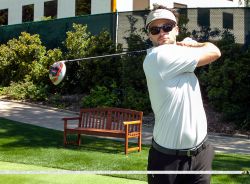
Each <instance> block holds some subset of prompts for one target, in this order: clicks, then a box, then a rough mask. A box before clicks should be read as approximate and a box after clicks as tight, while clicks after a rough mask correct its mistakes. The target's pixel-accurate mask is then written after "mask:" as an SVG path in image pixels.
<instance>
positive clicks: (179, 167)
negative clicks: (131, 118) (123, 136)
mask: <svg viewBox="0 0 250 184" xmlns="http://www.w3.org/2000/svg"><path fill="white" fill-rule="evenodd" d="M213 157H214V150H213V147H212V146H211V144H208V145H207V146H206V148H205V149H203V150H202V151H201V152H200V153H198V154H197V155H195V156H192V157H188V156H176V155H166V154H163V153H161V152H159V151H157V150H155V149H154V148H153V147H151V148H150V151H149V156H148V171H211V170H212V161H213ZM210 179H211V176H210V175H209V174H179V175H177V174H155V175H154V174H149V175H148V183H149V184H209V183H210Z"/></svg>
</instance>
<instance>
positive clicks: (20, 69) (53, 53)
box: [0, 32, 62, 100]
mask: <svg viewBox="0 0 250 184" xmlns="http://www.w3.org/2000/svg"><path fill="white" fill-rule="evenodd" d="M61 55H62V52H61V51H60V49H54V50H49V51H46V48H45V47H44V46H42V42H41V40H40V38H39V35H37V34H35V35H30V34H29V33H25V32H23V33H21V35H20V36H19V38H18V39H15V38H14V39H12V40H9V41H8V43H7V44H6V45H5V44H3V45H1V46H0V81H1V82H0V85H2V86H4V87H7V86H10V88H9V89H13V91H12V90H9V89H6V90H5V92H7V91H8V93H9V96H11V97H13V98H15V99H18V98H19V99H25V98H28V99H33V100H38V99H40V100H42V99H43V100H45V99H46V98H45V97H46V96H45V89H46V90H49V89H50V87H51V82H50V81H49V80H48V69H49V66H50V65H51V64H52V63H53V62H54V61H55V60H59V59H60V58H61ZM18 86H19V87H20V88H21V89H22V90H21V89H17V88H18ZM49 86H50V87H49ZM28 92H30V94H27V93H28ZM47 92H48V91H47ZM18 95H19V96H18Z"/></svg>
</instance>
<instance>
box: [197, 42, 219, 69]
mask: <svg viewBox="0 0 250 184" xmlns="http://www.w3.org/2000/svg"><path fill="white" fill-rule="evenodd" d="M198 49H202V51H201V57H200V58H199V61H198V64H197V67H199V66H204V65H207V64H209V63H212V62H214V61H215V60H217V59H218V58H220V56H221V52H220V49H219V48H218V47H216V46H215V45H214V44H212V43H210V42H205V43H203V46H201V47H200V48H198Z"/></svg>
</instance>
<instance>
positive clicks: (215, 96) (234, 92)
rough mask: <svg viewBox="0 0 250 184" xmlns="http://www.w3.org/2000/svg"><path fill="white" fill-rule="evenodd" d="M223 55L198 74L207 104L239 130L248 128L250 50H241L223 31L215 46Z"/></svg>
mask: <svg viewBox="0 0 250 184" xmlns="http://www.w3.org/2000/svg"><path fill="white" fill-rule="evenodd" d="M217 44H218V46H219V48H220V49H221V52H222V57H221V58H220V59H219V61H217V62H215V63H213V64H212V65H209V67H208V70H207V71H206V72H205V71H204V72H203V73H202V74H201V80H202V83H203V86H206V92H207V95H208V98H209V101H210V103H212V104H213V105H214V107H215V108H216V109H217V110H218V111H220V112H222V113H223V116H224V118H225V120H229V121H235V122H237V125H238V126H239V127H240V128H241V129H248V130H249V129H250V119H249V117H250V110H249V105H250V102H249V99H250V94H249V91H250V84H249V79H250V78H249V71H250V63H249V57H250V48H248V49H247V50H243V49H242V46H240V45H239V44H236V43H235V41H234V36H233V35H232V34H231V33H230V32H228V31H225V32H223V34H222V39H221V40H220V41H219V42H218V43H217Z"/></svg>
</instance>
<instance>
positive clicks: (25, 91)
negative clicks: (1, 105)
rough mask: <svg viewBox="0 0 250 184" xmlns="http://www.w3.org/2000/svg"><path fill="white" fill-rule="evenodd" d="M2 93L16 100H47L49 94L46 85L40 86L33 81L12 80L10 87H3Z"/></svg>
mask: <svg viewBox="0 0 250 184" xmlns="http://www.w3.org/2000/svg"><path fill="white" fill-rule="evenodd" d="M1 94H2V95H6V96H7V97H9V98H11V99H15V100H27V99H28V100H32V101H39V100H46V98H47V96H48V94H47V89H46V87H44V86H38V85H35V84H33V83H32V82H31V81H28V80H26V81H25V82H11V84H10V86H9V87H5V88H3V90H2V92H1Z"/></svg>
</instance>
